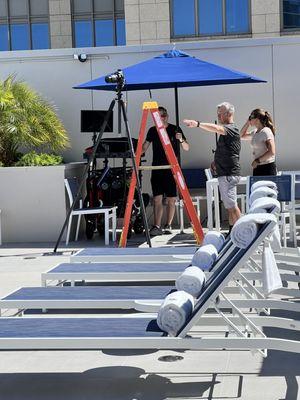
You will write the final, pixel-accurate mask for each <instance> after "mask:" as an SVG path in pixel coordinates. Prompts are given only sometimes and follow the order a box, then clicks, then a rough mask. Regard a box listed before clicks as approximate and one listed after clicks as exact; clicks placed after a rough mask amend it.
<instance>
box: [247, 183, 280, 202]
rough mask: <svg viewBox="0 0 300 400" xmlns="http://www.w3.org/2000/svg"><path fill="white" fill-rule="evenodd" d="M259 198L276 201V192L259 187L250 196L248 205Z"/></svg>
mask: <svg viewBox="0 0 300 400" xmlns="http://www.w3.org/2000/svg"><path fill="white" fill-rule="evenodd" d="M261 197H271V198H273V199H277V190H274V189H271V188H269V187H266V186H262V187H259V188H257V189H255V190H253V191H252V192H251V194H250V198H249V205H250V207H251V206H252V204H253V202H254V201H255V200H256V199H260V198H261Z"/></svg>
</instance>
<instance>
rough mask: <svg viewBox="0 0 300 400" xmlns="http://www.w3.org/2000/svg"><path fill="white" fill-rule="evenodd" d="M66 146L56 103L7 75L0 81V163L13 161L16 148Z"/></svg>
mask: <svg viewBox="0 0 300 400" xmlns="http://www.w3.org/2000/svg"><path fill="white" fill-rule="evenodd" d="M68 146H69V139H68V135H67V132H66V130H65V128H64V126H63V124H62V122H61V121H60V120H59V118H58V116H57V115H56V110H55V106H54V105H52V104H50V103H48V102H47V101H46V100H44V99H43V98H42V97H41V96H40V95H39V94H38V93H36V92H35V91H34V90H33V89H31V88H30V87H29V86H28V85H27V84H26V83H24V82H21V81H18V80H17V79H16V77H15V75H9V76H8V78H7V79H5V80H4V81H0V163H1V164H2V165H3V166H11V165H13V164H14V163H15V162H16V161H17V160H18V158H19V150H20V149H21V148H24V147H25V148H27V149H29V150H32V149H38V150H43V151H49V150H51V151H58V150H62V149H65V148H67V147H68Z"/></svg>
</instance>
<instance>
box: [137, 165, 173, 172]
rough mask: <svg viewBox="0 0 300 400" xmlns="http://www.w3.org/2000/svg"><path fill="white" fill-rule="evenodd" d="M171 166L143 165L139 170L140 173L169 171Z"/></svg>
mask: <svg viewBox="0 0 300 400" xmlns="http://www.w3.org/2000/svg"><path fill="white" fill-rule="evenodd" d="M171 168H172V165H143V166H140V167H139V169H140V170H142V171H152V170H154V169H171Z"/></svg>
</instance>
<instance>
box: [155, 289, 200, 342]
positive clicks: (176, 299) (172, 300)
mask: <svg viewBox="0 0 300 400" xmlns="http://www.w3.org/2000/svg"><path fill="white" fill-rule="evenodd" d="M193 309H194V298H193V296H191V295H190V294H188V293H186V292H184V291H182V290H180V291H178V292H173V293H170V294H169V295H168V296H167V297H166V298H165V300H164V302H163V304H162V305H161V307H160V309H159V311H158V314H157V325H158V326H159V327H160V329H161V330H162V331H164V332H167V333H168V334H169V335H171V336H175V335H176V334H177V332H178V331H179V330H180V329H181V328H182V327H183V325H184V324H185V322H186V321H187V319H188V317H189V316H190V315H191V313H192V312H193Z"/></svg>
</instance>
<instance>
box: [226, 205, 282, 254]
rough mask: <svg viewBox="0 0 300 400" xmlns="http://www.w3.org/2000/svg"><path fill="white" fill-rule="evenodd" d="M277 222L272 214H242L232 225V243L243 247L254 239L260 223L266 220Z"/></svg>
mask: <svg viewBox="0 0 300 400" xmlns="http://www.w3.org/2000/svg"><path fill="white" fill-rule="evenodd" d="M271 221H273V222H277V219H276V217H275V215H273V214H268V213H266V214H247V215H244V216H242V217H241V218H240V219H238V220H237V221H236V223H235V224H234V225H233V228H232V230H231V233H230V237H231V240H232V242H233V244H234V245H235V246H237V247H240V248H241V249H245V248H246V247H247V246H249V244H250V243H251V242H252V240H253V239H255V237H256V235H257V232H258V228H259V225H260V224H264V223H266V222H271Z"/></svg>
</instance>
